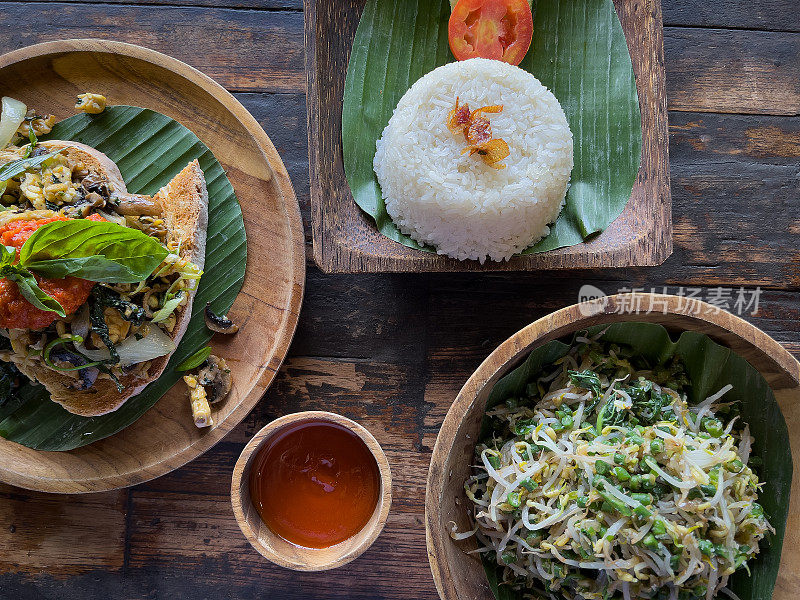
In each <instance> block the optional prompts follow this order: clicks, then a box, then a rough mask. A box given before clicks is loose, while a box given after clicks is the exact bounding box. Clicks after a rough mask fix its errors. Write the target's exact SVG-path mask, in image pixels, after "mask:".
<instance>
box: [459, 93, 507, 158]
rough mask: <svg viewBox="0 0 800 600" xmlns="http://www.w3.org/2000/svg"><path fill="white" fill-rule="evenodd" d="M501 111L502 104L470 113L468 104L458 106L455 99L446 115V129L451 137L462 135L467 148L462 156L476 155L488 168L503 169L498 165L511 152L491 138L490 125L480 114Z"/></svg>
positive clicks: (497, 140) (498, 139)
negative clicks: (450, 132)
mask: <svg viewBox="0 0 800 600" xmlns="http://www.w3.org/2000/svg"><path fill="white" fill-rule="evenodd" d="M502 111H503V105H502V104H495V105H492V106H484V107H483V108H478V109H475V110H473V111H471V112H470V110H469V104H459V99H458V98H456V105H455V108H453V109H452V110H451V111H450V114H448V115H447V127H448V129H450V131H452V132H453V135H458V134H459V133H462V134H464V139H465V140H466V141H467V144H468V146H467V147H466V148H465V149H464V150H463V152H462V154H465V153H467V152H469V154H470V156H472V155H473V154H477V155H478V156H480V157H481V158H482V159H483V162H485V163H486V164H487V165H489V166H490V167H493V168H495V169H505V168H506V166H505V165H504V164H502V163H500V161H501V160H503V159H504V158H506V157H507V156H508V155H509V154H511V151H510V150H509V148H508V144H506V143H505V141H503V140H502V139H500V138H497V139H493V138H492V125H491V123H489V119H487V118H486V117H484V116H482V114H492V113H499V112H502Z"/></svg>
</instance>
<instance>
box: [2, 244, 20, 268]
mask: <svg viewBox="0 0 800 600" xmlns="http://www.w3.org/2000/svg"><path fill="white" fill-rule="evenodd" d="M16 258H17V249H16V248H15V247H14V246H4V245H2V244H0V267H5V266H7V265H13V264H14V259H16Z"/></svg>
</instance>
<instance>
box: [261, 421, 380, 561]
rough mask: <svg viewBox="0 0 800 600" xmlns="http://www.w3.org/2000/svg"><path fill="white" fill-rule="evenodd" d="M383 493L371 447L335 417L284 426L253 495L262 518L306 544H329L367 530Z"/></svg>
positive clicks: (267, 450)
mask: <svg viewBox="0 0 800 600" xmlns="http://www.w3.org/2000/svg"><path fill="white" fill-rule="evenodd" d="M379 491H380V473H379V471H378V464H377V462H376V461H375V457H374V456H373V455H372V453H371V452H370V450H369V448H368V447H367V445H366V444H365V443H364V442H363V440H362V439H361V438H359V437H358V436H357V435H356V434H355V433H353V432H352V431H350V430H349V429H347V428H345V427H342V426H341V425H338V424H336V423H331V422H329V421H322V420H317V421H304V422H302V423H297V424H294V425H290V426H287V427H285V428H284V429H280V430H278V431H277V432H276V433H275V434H273V435H272V437H271V438H270V439H268V440H267V442H266V443H265V444H264V447H263V448H261V449H260V450H259V452H258V454H257V455H256V457H255V459H254V462H253V466H252V468H251V470H250V498H251V500H252V501H253V506H255V507H256V510H258V513H259V515H261V519H262V520H263V521H264V523H266V524H267V526H268V527H269V528H270V529H271V530H272V531H273V532H274V533H276V534H277V535H279V536H281V537H282V538H283V539H285V540H286V541H287V542H290V543H292V544H295V545H297V546H303V547H305V548H327V547H329V546H333V545H335V544H338V543H339V542H343V541H344V540H346V539H348V538H350V537H352V536H354V535H355V534H357V533H358V532H359V531H361V529H363V528H364V526H365V525H366V524H367V522H368V521H369V519H370V517H371V516H372V513H373V512H374V510H375V506H376V505H377V504H378V498H379Z"/></svg>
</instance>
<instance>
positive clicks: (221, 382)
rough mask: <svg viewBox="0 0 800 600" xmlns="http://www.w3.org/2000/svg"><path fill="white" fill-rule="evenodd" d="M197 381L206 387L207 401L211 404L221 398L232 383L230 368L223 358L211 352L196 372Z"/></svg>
mask: <svg viewBox="0 0 800 600" xmlns="http://www.w3.org/2000/svg"><path fill="white" fill-rule="evenodd" d="M197 383H198V384H199V385H202V386H203V387H204V388H206V394H207V396H208V401H209V402H210V403H211V404H216V403H217V402H219V401H221V400H223V399H224V398H225V396H227V395H228V392H230V391H231V386H232V385H233V377H232V376H231V370H230V369H229V368H228V365H227V363H226V362H225V359H224V358H220V357H218V356H214V355H213V354H212V355H211V356H209V357H208V358H207V359H206V361H205V362H204V363H203V364H202V365H201V367H200V371H199V372H198V373H197Z"/></svg>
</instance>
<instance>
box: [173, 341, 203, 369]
mask: <svg viewBox="0 0 800 600" xmlns="http://www.w3.org/2000/svg"><path fill="white" fill-rule="evenodd" d="M209 356H211V346H206V347H204V348H200V350H198V351H197V352H195V353H194V354H192V355H191V356H190V357H189V358H187V359H186V360H185V361H183V362H182V363H181V364H179V365H178V366H177V367H175V370H176V371H191V370H192V369H195V368H197V367H199V366H200V365H202V364H203V363H204V362H206V359H207V358H208V357H209Z"/></svg>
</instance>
